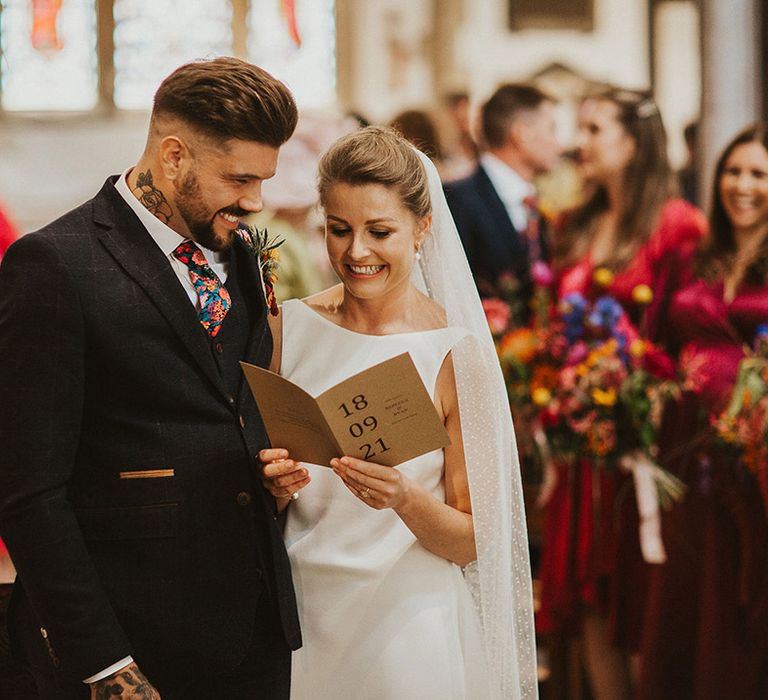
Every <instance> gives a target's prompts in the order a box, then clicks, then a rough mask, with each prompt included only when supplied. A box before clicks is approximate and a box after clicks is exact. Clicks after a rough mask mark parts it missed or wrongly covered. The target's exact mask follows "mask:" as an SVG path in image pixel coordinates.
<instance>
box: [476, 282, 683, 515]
mask: <svg viewBox="0 0 768 700" xmlns="http://www.w3.org/2000/svg"><path fill="white" fill-rule="evenodd" d="M595 278H596V279H595V285H596V288H597V289H598V290H599V289H601V288H602V289H603V291H605V289H606V288H608V287H609V286H610V284H611V274H610V272H609V271H607V270H602V269H600V270H598V271H596V273H595ZM534 279H536V277H535V275H534ZM540 289H548V287H545V286H544V285H541V286H540V287H539V286H537V293H536V294H535V295H534V305H535V306H534V309H533V310H534V314H533V320H532V322H531V324H530V325H529V326H525V327H519V328H512V329H511V330H509V329H507V326H506V325H505V324H506V323H507V322H508V320H509V317H510V315H511V314H509V315H508V314H506V312H505V311H504V304H503V302H501V301H499V300H486V302H485V303H486V314H487V316H488V318H489V323H490V324H491V327H492V331H493V332H494V336H495V338H496V342H497V350H498V353H499V359H500V362H501V365H502V369H503V371H504V376H505V379H506V382H507V390H508V394H509V399H510V405H511V407H512V411H513V414H514V416H515V420H516V423H517V424H518V425H521V424H523V425H525V426H526V428H525V429H524V430H519V431H518V436H519V440H520V442H521V444H520V445H519V447H520V451H521V454H524V455H528V456H533V457H534V458H538V459H540V460H541V461H543V462H545V463H546V462H550V461H551V460H553V459H554V460H555V461H571V460H572V459H573V458H575V457H576V456H577V455H583V456H585V457H586V458H587V459H588V460H589V461H590V463H592V464H593V465H595V466H596V467H598V468H616V467H617V466H622V467H624V468H626V469H628V470H630V471H634V466H635V465H636V464H639V463H641V462H642V464H643V465H645V467H647V468H646V469H645V471H646V473H648V474H650V476H651V478H652V482H653V485H654V487H655V488H654V492H655V494H656V496H655V499H654V501H655V502H660V503H661V504H662V505H664V506H667V505H669V504H670V503H671V502H672V501H674V500H678V499H679V498H680V497H681V496H682V494H683V491H684V486H683V484H682V482H680V481H679V480H677V479H676V478H675V477H673V476H672V475H671V474H669V473H668V472H666V471H664V470H662V469H661V468H660V467H658V466H657V465H656V464H655V462H654V460H655V456H656V436H657V431H658V427H659V423H660V420H661V413H662V409H663V405H664V403H665V402H666V401H667V400H668V399H669V398H672V397H675V396H676V395H678V394H679V386H680V385H679V382H678V381H677V378H676V368H675V365H674V363H673V362H672V360H671V359H670V358H669V357H668V356H667V355H665V354H664V353H663V352H662V351H661V350H660V349H659V348H658V347H657V346H655V345H653V344H652V343H650V342H649V341H647V340H645V339H643V338H641V337H639V335H638V333H637V331H636V330H635V328H634V327H633V326H632V324H631V323H630V322H629V320H628V317H627V315H626V313H625V312H624V309H623V308H622V307H621V305H620V304H619V303H618V302H617V301H616V300H615V299H614V298H613V297H611V296H610V295H609V294H606V293H603V294H602V295H599V296H597V297H596V298H595V299H588V298H586V297H584V296H583V295H581V294H578V293H572V294H569V295H567V296H566V297H565V298H563V299H562V300H561V301H560V303H559V304H558V305H557V306H554V305H553V304H552V303H551V302H549V301H548V300H547V299H546V298H545V295H544V293H543V291H542V292H540V291H539V290H540ZM634 296H635V297H636V301H637V302H639V303H643V304H646V303H649V302H650V300H651V299H652V292H651V290H650V289H649V288H648V287H647V286H645V285H639V288H638V289H636V290H635V294H634ZM545 479H546V473H545Z"/></svg>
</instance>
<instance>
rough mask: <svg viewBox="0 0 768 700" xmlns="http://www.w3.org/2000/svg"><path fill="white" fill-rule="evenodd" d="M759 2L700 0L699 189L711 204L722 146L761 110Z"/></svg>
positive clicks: (706, 202)
mask: <svg viewBox="0 0 768 700" xmlns="http://www.w3.org/2000/svg"><path fill="white" fill-rule="evenodd" d="M760 3H761V0H728V2H723V0H701V27H702V100H701V124H700V127H699V156H700V159H699V163H700V173H699V184H700V190H699V191H700V192H701V194H702V196H701V201H702V204H704V205H705V207H707V208H708V207H709V202H710V197H711V193H710V186H711V180H712V176H713V173H714V167H715V163H716V161H717V157H718V155H719V153H720V151H721V150H722V148H723V146H725V144H726V143H727V142H728V141H729V140H730V139H731V137H732V136H733V135H735V134H736V132H737V131H740V130H741V129H742V127H744V126H746V125H747V124H749V123H751V122H754V121H756V120H757V119H758V118H759V116H760V111H761V101H762V95H761V89H762V85H761V83H762V73H763V67H762V66H761V64H760V11H759V10H760V8H759V4H760Z"/></svg>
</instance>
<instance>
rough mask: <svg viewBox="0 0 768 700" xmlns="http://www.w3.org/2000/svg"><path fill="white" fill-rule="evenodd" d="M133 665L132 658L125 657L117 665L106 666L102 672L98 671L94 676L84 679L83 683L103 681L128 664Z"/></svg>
mask: <svg viewBox="0 0 768 700" xmlns="http://www.w3.org/2000/svg"><path fill="white" fill-rule="evenodd" d="M132 663H133V657H132V656H126V657H125V658H124V659H120V661H118V662H117V663H114V664H112V665H111V666H108V667H107V668H105V669H104V670H103V671H99V672H98V673H96V674H95V675H93V676H91V677H90V678H86V679H85V680H84V681H83V683H96V682H97V681H100V680H103V679H104V678H106V677H107V676H111V675H112V674H113V673H116V672H117V671H119V670H120V669H122V668H125V667H126V666H127V665H128V664H132Z"/></svg>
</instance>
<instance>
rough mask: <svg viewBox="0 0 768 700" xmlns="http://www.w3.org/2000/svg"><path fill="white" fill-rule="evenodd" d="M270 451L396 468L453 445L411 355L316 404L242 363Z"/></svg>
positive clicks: (367, 372)
mask: <svg viewBox="0 0 768 700" xmlns="http://www.w3.org/2000/svg"><path fill="white" fill-rule="evenodd" d="M240 366H241V367H242V368H243V372H244V373H245V377H246V379H247V381H248V385H249V386H250V387H251V392H252V393H253V397H254V399H255V400H256V404H257V405H258V407H259V411H260V413H261V416H262V418H263V420H264V425H265V427H266V429H267V433H268V435H269V440H270V442H271V443H272V446H273V447H284V448H286V449H287V450H288V452H289V453H290V455H291V458H292V459H295V460H296V461H298V462H308V463H310V464H320V465H323V466H328V465H329V462H330V461H331V459H333V458H334V457H342V456H344V455H349V456H350V457H358V458H359V459H364V460H366V461H369V462H375V463H377V464H383V465H386V466H390V467H394V466H396V465H398V464H401V463H402V462H405V461H407V460H409V459H413V458H414V457H418V456H420V455H423V454H426V453H427V452H431V451H432V450H437V449H440V448H443V447H446V446H447V445H450V444H451V441H450V438H449V437H448V433H447V432H446V430H445V428H444V426H443V423H442V421H441V419H440V416H439V415H438V413H437V410H436V409H435V405H434V404H433V403H432V399H431V398H430V396H429V394H428V393H427V389H426V387H425V386H424V382H422V380H421V377H420V376H419V373H418V371H417V370H416V367H415V366H414V364H413V360H412V359H411V356H410V355H409V354H408V353H407V352H406V353H403V354H402V355H398V356H397V357H393V358H391V359H389V360H385V361H384V362H381V363H379V364H377V365H374V366H373V367H369V368H368V369H366V370H364V371H363V372H360V373H359V374H355V375H354V376H352V377H349V378H348V379H345V380H344V381H343V382H341V383H339V384H337V385H336V386H333V387H331V388H330V389H328V390H327V391H325V392H323V393H322V394H320V396H318V397H316V398H313V397H312V396H310V395H309V394H308V393H307V392H306V391H304V390H303V389H302V388H300V387H298V386H296V385H295V384H294V383H293V382H291V381H289V380H288V379H285V377H281V376H280V375H278V374H275V373H274V372H270V371H268V370H266V369H262V368H261V367H256V366H255V365H251V364H248V363H246V362H241V363H240Z"/></svg>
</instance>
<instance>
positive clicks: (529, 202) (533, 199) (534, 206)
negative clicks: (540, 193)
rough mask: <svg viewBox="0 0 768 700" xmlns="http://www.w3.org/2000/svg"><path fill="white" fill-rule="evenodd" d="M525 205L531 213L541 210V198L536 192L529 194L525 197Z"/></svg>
mask: <svg viewBox="0 0 768 700" xmlns="http://www.w3.org/2000/svg"><path fill="white" fill-rule="evenodd" d="M523 206H524V207H525V208H526V209H527V211H528V213H529V214H535V213H537V212H538V210H539V198H538V197H537V196H536V195H535V194H529V195H526V196H525V197H523Z"/></svg>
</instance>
